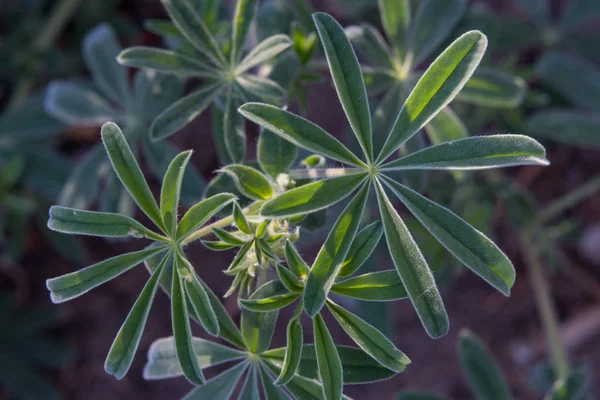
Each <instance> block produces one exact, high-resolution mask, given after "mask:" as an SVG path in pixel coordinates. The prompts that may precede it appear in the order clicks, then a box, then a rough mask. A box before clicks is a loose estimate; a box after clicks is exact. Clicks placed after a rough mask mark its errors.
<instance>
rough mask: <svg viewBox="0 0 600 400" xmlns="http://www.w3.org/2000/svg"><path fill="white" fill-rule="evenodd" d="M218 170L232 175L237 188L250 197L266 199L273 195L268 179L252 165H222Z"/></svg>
mask: <svg viewBox="0 0 600 400" xmlns="http://www.w3.org/2000/svg"><path fill="white" fill-rule="evenodd" d="M220 172H224V173H226V174H227V175H229V176H230V177H232V178H233V180H234V181H235V184H236V186H237V188H238V190H239V191H240V192H242V194H244V196H246V197H248V198H250V199H253V200H267V199H270V198H271V197H273V193H274V192H273V187H272V186H271V184H270V183H269V180H268V179H267V178H266V177H265V176H264V175H263V174H261V173H260V172H259V171H258V170H256V169H254V168H252V167H247V166H245V165H241V164H230V165H227V166H225V167H223V168H222V169H221V170H220Z"/></svg>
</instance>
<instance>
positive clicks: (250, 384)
mask: <svg viewBox="0 0 600 400" xmlns="http://www.w3.org/2000/svg"><path fill="white" fill-rule="evenodd" d="M257 370H258V367H257V366H256V364H254V365H250V367H249V368H248V373H247V374H246V381H245V382H244V386H243V387H242V391H241V392H240V397H238V400H260V390H259V384H258V375H257Z"/></svg>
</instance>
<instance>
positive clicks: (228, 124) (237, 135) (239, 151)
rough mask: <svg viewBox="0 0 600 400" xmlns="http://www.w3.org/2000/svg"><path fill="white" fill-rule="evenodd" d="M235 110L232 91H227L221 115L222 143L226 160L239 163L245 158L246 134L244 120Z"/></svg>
mask: <svg viewBox="0 0 600 400" xmlns="http://www.w3.org/2000/svg"><path fill="white" fill-rule="evenodd" d="M236 108H237V107H236V101H235V100H234V98H233V90H232V89H229V91H228V92H227V103H226V104H225V113H224V114H223V142H224V143H225V150H226V151H227V156H228V159H229V160H231V162H234V163H241V162H243V161H244V158H246V132H245V130H244V118H242V116H241V115H239V114H238V113H237V112H236Z"/></svg>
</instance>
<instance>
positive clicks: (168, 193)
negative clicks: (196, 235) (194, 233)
mask: <svg viewBox="0 0 600 400" xmlns="http://www.w3.org/2000/svg"><path fill="white" fill-rule="evenodd" d="M191 156H192V151H191V150H188V151H184V152H182V153H179V155H177V157H175V158H174V159H173V161H171V164H169V168H168V169H167V172H166V173H165V176H164V178H163V182H162V187H161V191H160V213H161V214H162V219H163V222H164V223H165V226H166V228H167V231H168V232H169V233H170V234H172V235H175V232H176V229H177V208H178V207H179V196H180V193H181V182H182V181H183V174H184V173H185V167H186V166H187V164H188V162H189V161H190V157H191Z"/></svg>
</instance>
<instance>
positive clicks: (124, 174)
mask: <svg viewBox="0 0 600 400" xmlns="http://www.w3.org/2000/svg"><path fill="white" fill-rule="evenodd" d="M102 142H103V144H104V148H105V149H106V152H107V153H108V157H109V158H110V162H111V163H112V166H113V169H114V170H115V172H116V173H117V176H118V177H119V179H120V180H121V182H123V186H125V188H127V191H128V192H129V193H130V194H131V197H133V200H135V202H136V204H137V205H138V207H139V208H140V209H141V210H142V211H143V212H144V214H146V215H147V216H148V217H149V218H150V219H151V220H152V222H154V223H155V224H156V226H158V227H159V228H160V229H162V230H163V231H164V230H165V225H164V224H163V221H162V217H161V214H160V210H159V209H158V205H157V204H156V200H154V196H153V195H152V192H151V191H150V188H149V187H148V183H147V182H146V179H144V174H142V170H141V169H140V166H139V165H138V163H137V161H136V160H135V157H134V155H133V153H132V152H131V149H130V148H129V145H128V144H127V140H126V139H125V136H124V135H123V132H121V129H119V127H118V126H117V125H116V124H113V123H112V122H108V123H106V124H104V125H103V126H102Z"/></svg>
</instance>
